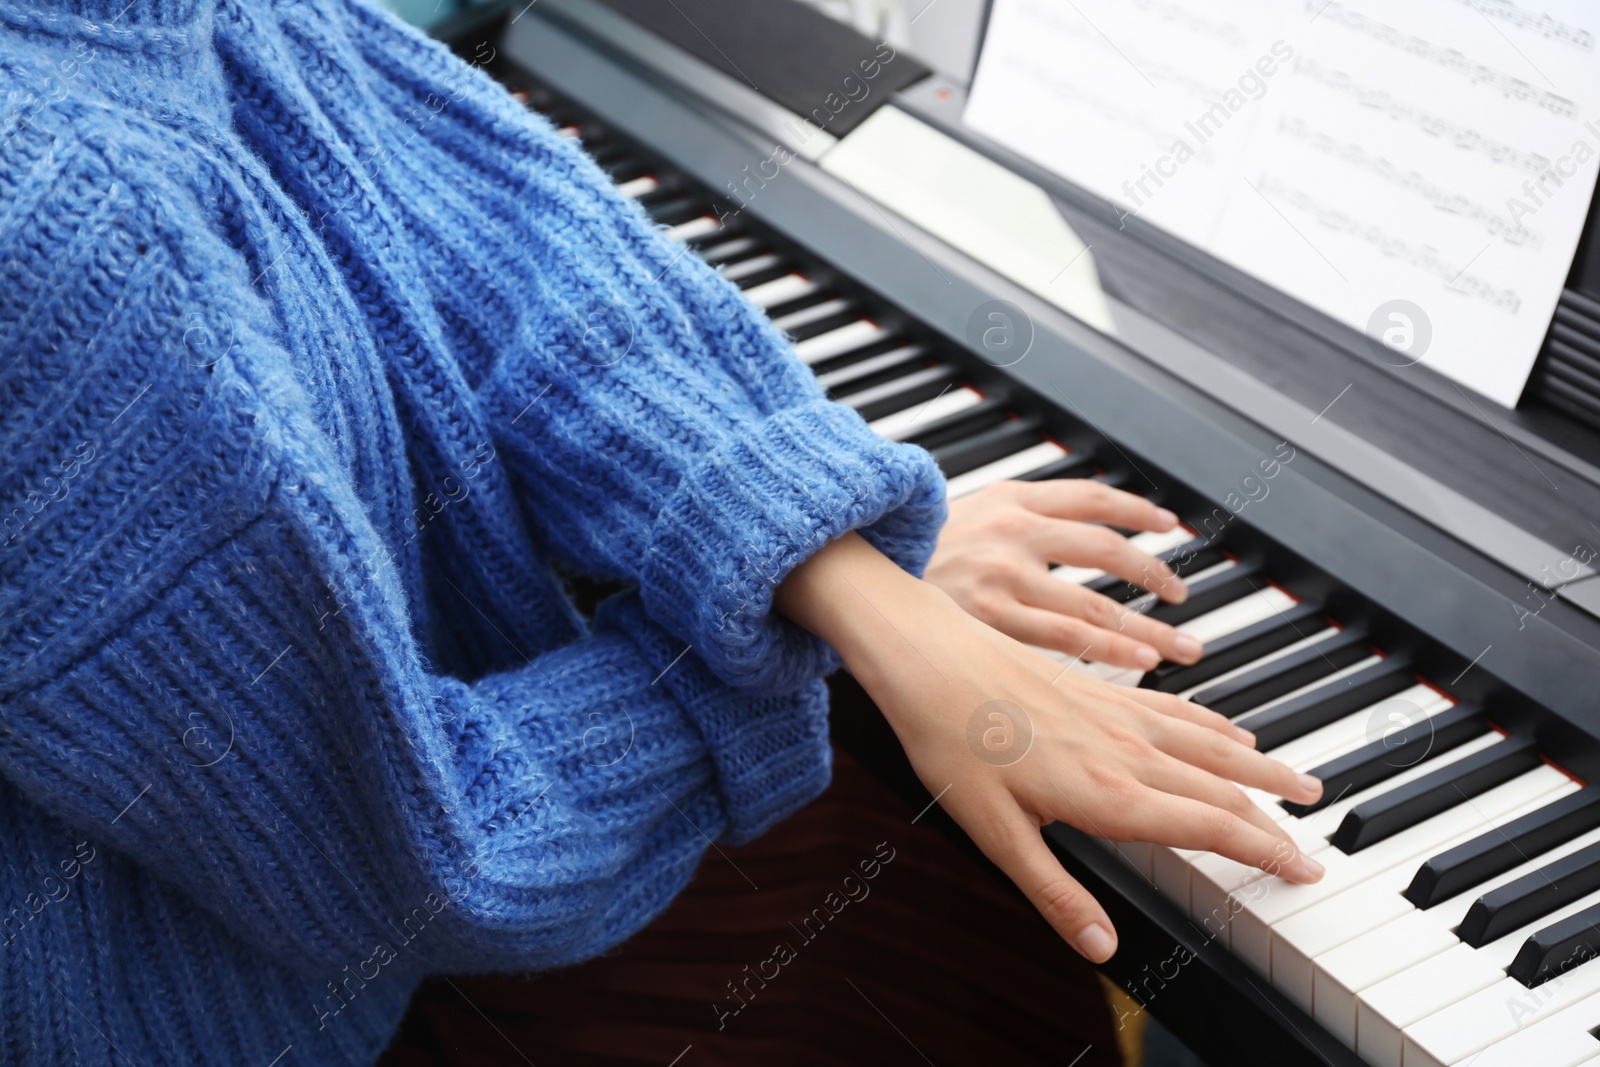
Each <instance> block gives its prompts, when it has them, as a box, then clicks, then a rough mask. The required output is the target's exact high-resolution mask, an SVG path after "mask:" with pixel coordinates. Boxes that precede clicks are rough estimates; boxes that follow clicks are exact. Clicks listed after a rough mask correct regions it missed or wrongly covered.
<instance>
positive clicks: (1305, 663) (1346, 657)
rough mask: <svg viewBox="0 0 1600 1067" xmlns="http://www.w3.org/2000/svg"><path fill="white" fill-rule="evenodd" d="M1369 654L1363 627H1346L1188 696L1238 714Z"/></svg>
mask: <svg viewBox="0 0 1600 1067" xmlns="http://www.w3.org/2000/svg"><path fill="white" fill-rule="evenodd" d="M1371 654H1372V650H1371V649H1370V648H1369V647H1368V645H1367V633H1366V630H1365V629H1364V628H1362V627H1360V626H1349V627H1346V628H1345V629H1343V630H1340V631H1339V632H1338V633H1336V634H1330V635H1328V636H1327V637H1325V638H1323V639H1322V640H1321V641H1318V642H1317V643H1316V644H1314V645H1310V646H1308V647H1306V648H1302V649H1299V650H1298V651H1295V652H1291V653H1289V654H1287V655H1284V656H1279V657H1278V658H1277V659H1274V660H1272V661H1271V662H1270V663H1263V664H1262V665H1261V666H1259V667H1257V668H1256V669H1255V670H1253V671H1246V672H1245V673H1243V674H1241V675H1238V676H1236V677H1233V678H1229V679H1228V680H1227V681H1225V682H1218V683H1217V684H1216V685H1213V686H1208V687H1206V688H1205V689H1202V690H1201V691H1200V692H1198V693H1196V694H1195V695H1194V696H1192V697H1190V698H1189V699H1190V700H1192V701H1193V702H1194V703H1196V704H1199V705H1201V706H1202V707H1207V708H1210V709H1211V710H1212V711H1215V712H1219V713H1221V714H1223V715H1230V716H1232V715H1239V714H1241V713H1243V712H1246V711H1249V710H1250V709H1252V708H1257V707H1260V706H1261V705H1262V704H1265V703H1266V702H1267V701H1269V700H1276V699H1277V698H1278V697H1281V696H1283V695H1284V694H1285V693H1292V692H1294V691H1295V690H1296V689H1299V688H1300V687H1301V686H1305V685H1310V684H1311V683H1312V682H1315V681H1316V680H1317V679H1318V678H1324V677H1327V676H1328V675H1330V674H1332V673H1334V672H1335V671H1338V670H1343V669H1344V668H1345V667H1348V666H1350V665H1351V664H1354V663H1357V662H1359V661H1361V660H1363V659H1366V658H1367V657H1368V656H1369V655H1371Z"/></svg>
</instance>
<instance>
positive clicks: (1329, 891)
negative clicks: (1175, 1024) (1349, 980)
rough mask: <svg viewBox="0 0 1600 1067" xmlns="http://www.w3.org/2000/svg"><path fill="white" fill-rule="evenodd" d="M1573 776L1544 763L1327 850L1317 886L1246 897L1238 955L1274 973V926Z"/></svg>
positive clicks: (1234, 936) (1234, 937) (1277, 887)
mask: <svg viewBox="0 0 1600 1067" xmlns="http://www.w3.org/2000/svg"><path fill="white" fill-rule="evenodd" d="M1575 788H1576V786H1575V784H1574V783H1573V781H1572V779H1570V778H1568V777H1567V776H1566V775H1564V774H1562V773H1561V772H1560V771H1558V770H1556V769H1555V768H1553V767H1539V768H1536V769H1534V770H1531V771H1529V772H1527V773H1526V774H1522V775H1519V776H1518V777H1516V778H1513V779H1512V780H1511V781H1509V782H1506V783H1505V784H1503V785H1500V786H1497V787H1496V788H1494V789H1491V790H1489V791H1488V792H1486V793H1482V794H1480V795H1479V796H1477V797H1474V798H1473V799H1472V800H1471V801H1469V802H1466V803H1463V804H1458V805H1456V806H1455V807H1453V808H1451V809H1449V810H1448V811H1445V812H1441V813H1440V814H1438V815H1435V816H1434V817H1432V818H1431V819H1427V820H1425V821H1423V822H1421V823H1419V824H1418V825H1416V826H1413V827H1411V828H1409V829H1407V830H1404V831H1402V832H1400V833H1398V834H1395V835H1394V836H1393V837H1391V838H1388V839H1387V840H1385V841H1380V842H1379V843H1378V844H1376V845H1373V846H1371V847H1370V848H1365V849H1362V850H1361V851H1360V852H1357V853H1355V854H1354V855H1345V854H1344V853H1343V852H1341V851H1339V850H1338V849H1334V848H1330V849H1324V850H1323V851H1321V852H1319V853H1318V854H1317V861H1318V862H1319V863H1321V864H1322V865H1323V866H1324V867H1325V868H1326V869H1327V873H1326V874H1325V875H1324V876H1323V878H1322V880H1321V881H1319V882H1316V883H1314V884H1311V885H1291V884H1289V883H1287V882H1278V883H1275V884H1274V885H1273V886H1272V891H1271V892H1270V893H1266V894H1264V895H1262V896H1260V897H1259V898H1257V899H1253V900H1250V901H1248V902H1242V904H1241V906H1240V907H1239V909H1238V912H1237V914H1235V915H1234V917H1233V919H1232V922H1231V924H1230V925H1231V927H1232V930H1231V934H1230V940H1229V944H1230V945H1231V947H1232V948H1233V950H1234V953H1235V955H1237V956H1239V957H1240V958H1241V959H1243V960H1244V961H1245V962H1246V963H1248V964H1250V965H1251V966H1252V967H1254V968H1255V969H1256V970H1258V971H1260V972H1261V973H1262V974H1265V975H1270V974H1271V973H1272V928H1273V927H1274V926H1276V925H1277V924H1278V923H1280V922H1282V921H1283V920H1285V919H1287V918H1288V917H1289V916H1291V915H1295V914H1297V913H1299V912H1301V911H1304V910H1305V909H1306V908H1309V907H1311V906H1312V905H1313V904H1318V903H1321V902H1322V901H1324V900H1329V899H1331V898H1332V897H1334V896H1336V895H1338V894H1339V893H1342V892H1344V891H1345V890H1347V889H1349V888H1350V887H1352V886H1355V885H1358V884H1360V883H1361V882H1364V881H1366V880H1367V879H1369V878H1372V877H1375V876H1377V875H1379V874H1382V873H1383V872H1384V871H1386V870H1389V869H1391V868H1393V867H1395V866H1396V865H1398V864H1401V863H1407V862H1409V861H1411V860H1413V859H1418V858H1419V857H1422V856H1424V855H1432V854H1433V853H1434V852H1436V851H1438V846H1439V845H1440V844H1441V843H1443V842H1446V841H1452V840H1454V839H1456V838H1458V837H1460V836H1462V835H1463V834H1469V833H1482V832H1483V831H1484V830H1487V829H1489V828H1490V827H1491V826H1494V825H1497V824H1498V823H1499V822H1501V821H1503V818H1504V816H1505V815H1506V814H1507V813H1508V812H1511V811H1515V810H1517V809H1519V808H1522V807H1524V806H1526V805H1528V804H1531V803H1533V802H1535V801H1537V800H1538V799H1539V798H1540V797H1543V796H1545V795H1547V794H1549V793H1552V792H1555V791H1556V790H1560V789H1566V790H1568V791H1570V790H1572V789H1575Z"/></svg>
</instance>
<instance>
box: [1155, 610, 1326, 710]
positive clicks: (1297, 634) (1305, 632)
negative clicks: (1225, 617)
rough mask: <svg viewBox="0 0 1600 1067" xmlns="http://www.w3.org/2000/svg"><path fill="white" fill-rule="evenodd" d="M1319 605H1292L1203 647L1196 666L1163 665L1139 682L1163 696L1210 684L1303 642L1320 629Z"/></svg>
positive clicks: (1180, 664) (1320, 612)
mask: <svg viewBox="0 0 1600 1067" xmlns="http://www.w3.org/2000/svg"><path fill="white" fill-rule="evenodd" d="M1322 611H1323V608H1322V605H1321V604H1316V603H1311V602H1309V601H1307V602H1302V603H1299V604H1295V605H1293V606H1292V607H1290V608H1289V609H1288V610H1287V611H1281V612H1279V613H1277V614H1276V615H1274V616H1272V618H1270V619H1263V620H1261V621H1260V622H1258V623H1253V624H1252V625H1250V626H1245V627H1242V628H1240V629H1238V630H1235V631H1233V632H1232V633H1230V634H1223V635H1222V636H1221V637H1218V638H1216V639H1215V640H1213V641H1211V642H1210V643H1209V644H1207V645H1206V654H1205V658H1204V659H1202V660H1201V661H1200V662H1199V663H1194V664H1189V665H1185V664H1182V663H1163V664H1161V666H1159V667H1157V668H1156V669H1155V670H1153V671H1146V672H1145V675H1144V677H1143V678H1141V679H1140V680H1139V686H1140V688H1143V689H1159V690H1160V691H1161V692H1163V693H1179V692H1182V691H1183V690H1185V689H1193V688H1194V687H1195V686H1197V685H1202V684H1204V683H1206V682H1209V681H1210V680H1211V679H1213V678H1215V677H1216V676H1217V675H1219V674H1225V673H1227V672H1228V671H1231V670H1234V669H1235V668H1237V667H1243V666H1244V665H1245V664H1246V663H1251V662H1254V661H1255V660H1258V659H1260V658H1261V657H1262V656H1265V655H1267V654H1268V653H1269V652H1276V651H1277V650H1278V649H1280V648H1283V647H1284V646H1285V645H1292V644H1294V643H1295V642H1296V641H1302V640H1304V639H1305V638H1307V637H1310V636H1311V635H1312V634H1314V633H1316V632H1317V631H1318V630H1320V629H1322V625H1321V623H1320V620H1321V618H1322Z"/></svg>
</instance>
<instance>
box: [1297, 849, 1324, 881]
mask: <svg viewBox="0 0 1600 1067" xmlns="http://www.w3.org/2000/svg"><path fill="white" fill-rule="evenodd" d="M1295 866H1297V867H1299V868H1300V870H1301V872H1303V873H1304V874H1305V876H1306V877H1307V878H1308V879H1309V880H1310V881H1313V882H1314V881H1316V880H1317V879H1319V878H1321V877H1322V876H1323V875H1324V874H1325V873H1327V871H1326V868H1324V867H1323V866H1322V864H1320V863H1318V862H1317V861H1316V860H1314V859H1312V858H1311V857H1310V856H1307V855H1305V854H1304V853H1302V854H1301V855H1300V858H1299V859H1297V860H1295Z"/></svg>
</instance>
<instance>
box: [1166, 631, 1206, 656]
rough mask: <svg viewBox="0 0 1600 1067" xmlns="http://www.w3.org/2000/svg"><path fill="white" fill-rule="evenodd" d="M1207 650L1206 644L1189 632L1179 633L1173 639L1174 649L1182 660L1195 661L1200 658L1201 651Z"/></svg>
mask: <svg viewBox="0 0 1600 1067" xmlns="http://www.w3.org/2000/svg"><path fill="white" fill-rule="evenodd" d="M1205 650H1206V649H1205V646H1204V645H1202V644H1201V643H1200V642H1199V641H1196V640H1195V639H1194V638H1192V637H1190V636H1189V635H1188V634H1179V635H1178V636H1177V637H1174V638H1173V639H1172V651H1174V652H1176V653H1177V654H1178V657H1179V658H1180V659H1182V660H1185V661H1188V662H1193V661H1194V660H1197V659H1199V658H1200V653H1202V652H1204V651H1205Z"/></svg>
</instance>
